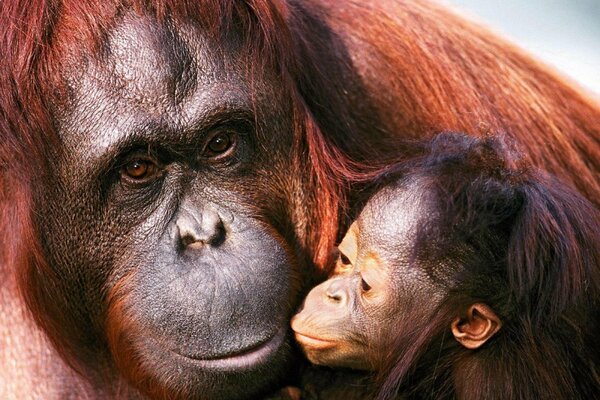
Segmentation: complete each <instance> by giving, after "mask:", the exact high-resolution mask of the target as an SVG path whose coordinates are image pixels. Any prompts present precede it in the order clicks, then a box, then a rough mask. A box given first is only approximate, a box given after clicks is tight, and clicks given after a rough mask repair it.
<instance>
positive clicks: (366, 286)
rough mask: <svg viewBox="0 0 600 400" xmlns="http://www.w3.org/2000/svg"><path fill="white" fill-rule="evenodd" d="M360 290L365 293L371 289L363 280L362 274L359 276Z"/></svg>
mask: <svg viewBox="0 0 600 400" xmlns="http://www.w3.org/2000/svg"><path fill="white" fill-rule="evenodd" d="M360 290H362V292H363V293H366V292H368V291H369V290H371V285H369V284H368V283H367V281H365V278H363V276H362V275H361V276H360Z"/></svg>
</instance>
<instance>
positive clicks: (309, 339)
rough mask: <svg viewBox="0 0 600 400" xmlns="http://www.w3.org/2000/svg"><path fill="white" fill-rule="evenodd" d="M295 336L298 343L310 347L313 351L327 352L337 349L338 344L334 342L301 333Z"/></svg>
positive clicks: (296, 333)
mask: <svg viewBox="0 0 600 400" xmlns="http://www.w3.org/2000/svg"><path fill="white" fill-rule="evenodd" d="M295 336H296V340H297V341H298V343H300V344H302V345H303V346H307V347H310V348H311V349H318V350H325V349H330V348H332V347H335V345H336V342H334V341H332V340H327V339H321V338H316V337H313V336H308V335H305V334H302V333H299V332H295Z"/></svg>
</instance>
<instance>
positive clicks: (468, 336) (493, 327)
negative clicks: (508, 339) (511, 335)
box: [450, 303, 502, 349]
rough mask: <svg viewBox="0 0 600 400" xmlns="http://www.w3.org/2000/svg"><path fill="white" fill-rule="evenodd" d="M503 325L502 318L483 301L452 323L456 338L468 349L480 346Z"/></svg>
mask: <svg viewBox="0 0 600 400" xmlns="http://www.w3.org/2000/svg"><path fill="white" fill-rule="evenodd" d="M501 327H502V322H501V321H500V318H498V316H497V315H496V313H495V312H494V311H493V310H492V309H491V308H490V307H489V306H487V305H486V304H483V303H475V304H473V305H471V307H469V309H468V310H467V315H466V317H463V318H461V317H457V318H456V319H455V320H454V321H452V324H451V325H450V329H452V334H453V335H454V338H455V339H456V340H457V341H458V343H460V344H462V345H463V346H464V347H466V348H467V349H476V348H478V347H480V346H481V345H483V344H484V343H485V342H487V341H488V339H490V338H491V337H492V336H494V334H495V333H496V332H498V330H500V328H501Z"/></svg>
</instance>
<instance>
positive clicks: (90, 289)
mask: <svg viewBox="0 0 600 400" xmlns="http://www.w3.org/2000/svg"><path fill="white" fill-rule="evenodd" d="M165 43H169V45H168V46H165V45H164V44H165ZM236 43H237V38H236V37H235V35H232V36H231V37H230V38H229V41H228V45H227V46H223V47H217V46H216V45H215V43H213V42H212V41H211V40H210V39H208V38H207V37H205V36H204V35H203V33H202V31H200V30H199V29H198V28H197V27H193V26H187V25H185V24H179V25H178V26H177V28H174V27H173V26H170V25H169V24H167V23H165V24H162V25H161V24H159V23H158V22H157V21H155V20H152V19H149V18H143V17H139V16H135V15H134V14H130V15H128V16H125V18H124V19H123V21H122V22H120V23H119V24H118V25H117V26H116V27H115V28H114V30H112V31H111V32H110V35H109V37H108V41H107V43H106V44H105V48H104V50H103V54H102V55H99V56H97V57H90V58H89V59H88V60H86V62H85V64H84V66H83V67H82V66H81V64H76V63H75V62H73V63H72V65H71V66H70V68H67V69H66V72H65V73H64V74H65V78H66V80H67V81H68V94H69V96H68V98H63V99H60V100H57V101H56V102H55V104H54V106H53V107H54V114H55V117H56V119H57V125H58V130H59V134H60V139H61V141H62V146H63V147H62V148H61V149H58V150H57V151H56V154H53V155H52V159H53V163H52V168H53V170H52V171H51V172H50V174H49V176H50V178H49V179H53V182H52V184H49V185H47V187H45V189H44V190H43V191H42V194H41V196H43V201H39V204H41V205H42V210H40V212H39V214H38V215H39V219H40V221H38V222H39V224H40V226H41V227H42V236H43V241H44V243H45V249H46V252H47V253H48V255H49V261H48V262H49V265H50V268H51V269H52V270H54V271H55V273H56V274H57V276H59V277H60V279H59V280H58V281H57V283H46V284H45V286H44V287H43V289H42V293H41V297H44V296H46V297H48V298H51V297H52V298H53V299H54V300H53V301H52V302H49V305H48V306H47V307H48V310H46V311H47V313H48V314H49V315H54V316H55V317H56V319H57V320H60V322H59V323H60V324H61V325H63V326H64V327H65V331H66V334H65V335H64V338H63V340H65V341H67V342H68V343H67V345H65V346H64V347H65V348H69V349H82V350H81V352H82V354H76V356H77V357H78V358H80V359H86V357H87V358H91V357H94V359H96V360H97V361H96V362H95V365H98V364H100V363H102V362H104V363H107V364H112V363H113V362H114V363H116V366H117V368H118V369H119V370H120V373H121V374H124V375H125V376H126V378H127V379H128V380H129V381H130V382H131V383H132V384H133V385H134V386H138V387H140V388H142V390H143V391H145V392H146V394H149V395H152V396H157V397H169V396H180V397H183V398H209V399H225V398H243V397H252V396H254V395H256V393H257V392H259V391H260V390H261V388H264V387H267V386H273V384H274V383H275V382H276V381H277V380H278V379H280V377H281V375H283V374H284V373H285V371H286V368H285V366H286V365H287V362H288V361H289V357H286V356H285V355H286V354H287V353H288V352H289V348H288V344H287V343H288V340H287V321H288V319H289V316H290V313H291V309H292V307H293V305H294V304H295V300H294V298H295V297H294V296H295V289H294V288H293V287H292V285H291V282H292V280H293V276H294V273H295V272H294V269H293V268H292V264H293V263H292V255H291V254H292V253H293V252H292V251H290V249H289V246H287V245H286V242H287V241H288V239H289V238H287V237H284V236H282V235H281V234H280V233H278V232H281V231H284V228H283V227H282V224H284V223H285V222H282V220H284V219H285V218H286V216H285V215H281V212H280V211H278V210H280V209H282V208H283V209H285V207H286V205H285V204H284V201H285V199H284V198H283V194H282V193H285V191H286V190H287V186H288V185H291V182H289V181H288V180H286V179H292V178H291V177H289V174H284V173H285V172H286V171H289V169H290V165H289V162H290V161H289V157H282V155H285V154H289V151H290V147H291V143H290V141H291V138H290V136H291V135H281V134H279V132H286V131H287V132H289V131H290V129H291V128H290V126H289V121H288V120H286V119H285V118H283V117H282V116H283V115H287V114H286V113H287V112H288V110H287V109H286V107H287V105H286V103H285V102H284V101H282V100H281V99H279V98H278V96H280V95H279V94H278V93H277V88H276V87H274V85H275V84H273V83H271V82H270V81H266V80H260V79H259V80H256V81H254V82H252V87H253V90H254V98H253V99H252V98H251V95H250V90H249V87H250V83H249V82H248V80H247V78H246V76H245V73H244V68H245V65H244V60H243V59H242V56H241V55H239V50H238V45H237V44H236ZM264 79H267V78H266V77H265V78H264ZM256 121H261V122H262V123H264V126H262V125H261V126H256V125H255V123H256ZM265 126H266V127H267V128H265ZM273 171H275V172H273ZM277 171H279V172H277ZM276 173H279V174H280V175H281V176H273V174H276ZM266 188H268V189H266ZM266 199H268V201H266ZM276 212H277V213H278V214H276ZM273 215H279V217H278V218H276V217H273ZM40 279H41V278H40ZM56 293H63V294H64V295H62V296H54V295H53V294H56ZM57 298H59V299H61V300H59V301H57V300H56V299H57ZM75 299H79V300H75ZM80 299H83V301H82V300H80ZM69 327H71V328H69ZM88 352H89V353H88ZM98 353H104V354H105V358H106V360H104V361H101V360H99V359H97V354H98ZM103 378H104V377H103ZM174 378H176V379H174ZM142 381H144V382H145V383H143V384H142V383H140V382H142ZM148 382H150V384H148ZM152 382H155V384H153V383H152ZM159 388H160V389H159Z"/></svg>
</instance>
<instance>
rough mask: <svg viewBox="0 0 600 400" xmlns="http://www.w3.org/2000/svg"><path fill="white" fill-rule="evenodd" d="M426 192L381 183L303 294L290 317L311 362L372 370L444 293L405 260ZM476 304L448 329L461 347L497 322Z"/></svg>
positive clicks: (423, 217)
mask: <svg viewBox="0 0 600 400" xmlns="http://www.w3.org/2000/svg"><path fill="white" fill-rule="evenodd" d="M426 194H427V193H426V192H425V191H424V190H422V189H421V188H419V185H418V184H416V183H410V184H407V185H403V186H400V187H397V188H393V187H386V188H384V189H383V190H381V191H380V192H378V193H377V194H376V195H375V196H374V197H373V198H371V199H370V200H369V202H368V203H367V204H366V205H365V207H364V209H363V210H362V212H361V213H360V215H359V217H358V219H357V220H356V221H355V222H354V223H353V224H352V225H351V227H350V229H349V230H348V232H347V234H346V236H345V237H344V239H343V240H342V242H341V243H340V245H339V247H338V249H339V252H340V258H339V260H338V263H337V265H336V268H335V271H334V274H333V276H332V277H330V278H329V279H328V280H327V281H325V282H323V283H322V284H320V285H319V286H317V287H315V288H314V289H313V290H312V291H311V292H310V293H309V294H308V296H307V297H306V300H305V301H304V305H303V307H302V309H301V311H300V312H299V313H298V314H297V315H295V316H294V318H293V319H292V328H293V330H294V332H295V334H296V340H297V341H298V342H299V343H300V345H301V347H302V349H303V350H304V352H305V354H306V356H307V357H308V359H309V360H310V361H311V362H313V363H314V364H318V365H327V366H334V367H348V368H354V369H365V370H371V369H373V368H374V362H375V361H376V360H378V359H379V358H380V357H381V356H382V355H385V354H386V352H389V349H390V347H389V346H390V345H391V344H390V342H389V340H390V339H392V338H394V337H396V336H397V335H398V332H397V330H398V329H399V327H402V329H410V327H411V326H413V325H414V326H417V325H421V324H422V322H423V321H427V319H428V318H429V317H430V316H431V314H432V313H433V311H434V310H435V309H436V308H437V306H438V305H439V304H440V302H441V301H442V300H443V299H444V298H445V297H446V296H447V293H448V292H447V289H445V288H442V287H441V286H440V285H439V284H438V283H436V282H435V281H434V280H433V279H432V278H431V277H430V276H429V275H428V274H427V272H426V270H425V268H423V267H424V266H423V265H419V264H418V263H416V264H415V263H414V262H412V263H411V261H410V260H411V250H412V249H413V247H414V243H415V240H416V232H417V229H418V227H419V225H420V224H423V223H425V222H426V221H428V218H435V214H434V213H433V212H432V210H429V208H430V207H427V206H425V203H426V202H424V201H423V197H422V196H424V195H426ZM446 267H447V266H443V265H438V266H437V268H439V269H443V268H446ZM476 306H477V308H476V309H473V310H475V311H473V310H472V312H471V316H472V314H473V312H475V314H476V319H477V320H475V321H471V319H469V318H459V319H457V320H456V321H455V323H453V324H452V326H451V327H450V328H451V330H452V333H453V334H454V335H455V337H456V339H457V340H458V341H459V342H460V343H461V344H463V345H464V346H465V347H467V348H476V347H479V346H480V345H481V344H483V343H484V342H485V341H486V340H487V339H488V338H489V337H490V336H491V335H493V334H494V333H495V332H496V331H497V329H498V328H499V327H500V323H499V321H488V319H482V318H479V317H482V316H489V317H490V318H492V317H495V316H494V315H493V312H492V311H491V310H489V309H488V308H486V306H485V305H483V304H477V305H476ZM488 312H489V313H488ZM469 346H471V347H469Z"/></svg>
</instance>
